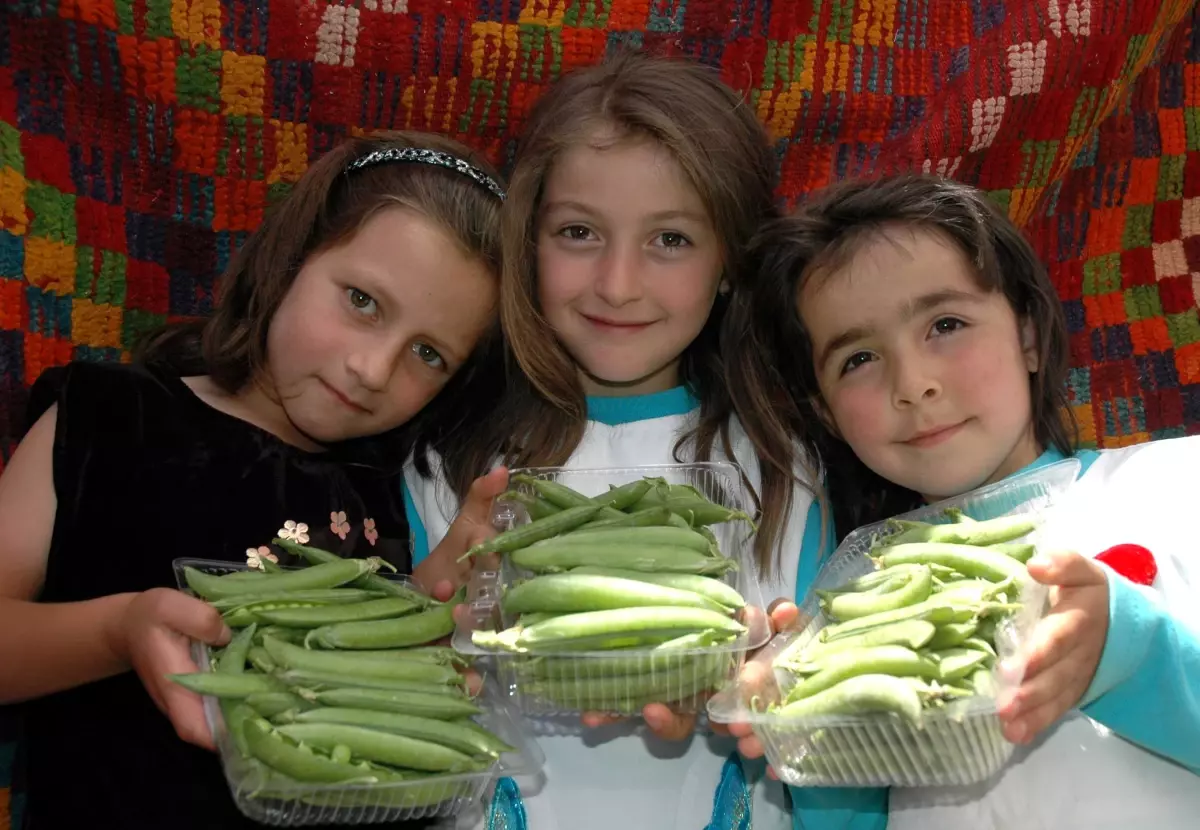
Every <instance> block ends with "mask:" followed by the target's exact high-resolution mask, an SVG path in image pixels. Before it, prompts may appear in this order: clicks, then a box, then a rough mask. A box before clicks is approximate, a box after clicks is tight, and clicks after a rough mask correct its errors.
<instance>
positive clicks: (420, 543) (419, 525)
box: [400, 476, 429, 568]
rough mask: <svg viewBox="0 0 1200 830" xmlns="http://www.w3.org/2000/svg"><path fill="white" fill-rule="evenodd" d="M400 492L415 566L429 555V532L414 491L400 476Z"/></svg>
mask: <svg viewBox="0 0 1200 830" xmlns="http://www.w3.org/2000/svg"><path fill="white" fill-rule="evenodd" d="M400 492H401V494H403V496H404V517H405V518H406V519H408V537H409V542H410V546H411V550H412V566H413V567H414V568H415V567H417V565H420V564H421V563H422V562H424V561H425V559H426V558H427V557H428V556H429V534H427V533H426V532H425V523H424V522H423V521H421V514H420V513H418V512H417V503H416V502H415V501H413V497H412V493H410V492H408V482H406V481H405V480H404V477H403V476H401V477H400Z"/></svg>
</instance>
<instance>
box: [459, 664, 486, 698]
mask: <svg viewBox="0 0 1200 830" xmlns="http://www.w3.org/2000/svg"><path fill="white" fill-rule="evenodd" d="M462 676H463V682H464V684H465V686H466V689H467V694H469V695H470V696H471V697H475V696H476V695H478V694H479V693H480V692H481V691H483V676H482V675H481V674H480V673H479V672H477V671H475V670H474V669H472V668H469V667H464V668H463V670H462Z"/></svg>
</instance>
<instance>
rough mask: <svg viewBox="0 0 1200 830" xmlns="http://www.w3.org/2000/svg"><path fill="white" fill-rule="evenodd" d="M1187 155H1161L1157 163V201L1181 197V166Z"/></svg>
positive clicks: (1167, 200)
mask: <svg viewBox="0 0 1200 830" xmlns="http://www.w3.org/2000/svg"><path fill="white" fill-rule="evenodd" d="M1186 161H1187V156H1162V157H1161V158H1160V159H1159V163H1158V201H1160V202H1169V201H1171V200H1173V199H1182V198H1183V166H1184V163H1185V162H1186Z"/></svg>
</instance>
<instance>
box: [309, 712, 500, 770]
mask: <svg viewBox="0 0 1200 830" xmlns="http://www.w3.org/2000/svg"><path fill="white" fill-rule="evenodd" d="M287 720H288V721H289V722H294V723H340V724H345V725H347V726H362V727H366V728H368V729H377V730H380V731H383V732H391V733H393V734H396V735H407V736H408V737H410V738H420V739H422V740H425V741H432V742H434V743H437V744H441V745H442V746H446V747H450V748H451V749H456V750H458V751H459V752H463V753H466V754H467V755H473V756H474V755H485V756H489V757H492V758H498V757H500V755H502V754H504V753H506V752H515V751H516V750H515V749H514V748H513V747H511V746H509V745H508V744H506V743H505V742H504V741H502V740H500V739H499V738H498V737H496V736H495V735H493V734H492V733H491V732H489V731H487V730H486V729H483V728H482V727H479V726H475V725H474V724H472V723H471V722H470V721H461V722H456V721H445V720H435V719H434V718H422V717H417V716H415V715H402V714H399V713H396V712H375V711H372V710H370V709H347V708H342V707H336V706H323V707H321V708H319V709H310V710H308V711H306V712H293V713H289V715H288V717H287Z"/></svg>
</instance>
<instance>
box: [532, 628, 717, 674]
mask: <svg viewBox="0 0 1200 830" xmlns="http://www.w3.org/2000/svg"><path fill="white" fill-rule="evenodd" d="M731 639H732V638H731V637H730V636H729V635H727V634H726V635H720V634H717V632H715V631H701V632H698V633H696V634H685V635H684V636H682V637H676V638H675V639H673V640H668V641H667V642H665V643H662V644H661V645H658V646H654V647H652V648H650V649H647V650H646V651H639V652H638V653H635V654H623V653H621V652H620V651H615V652H613V653H612V654H611V656H609V655H605V656H600V655H589V656H587V657H535V658H533V659H532V660H529V661H526V662H525V663H523V664H520V670H521V671H522V672H523V673H525V674H527V675H528V676H529V677H531V678H536V679H540V680H570V679H573V678H576V677H581V676H584V677H586V676H595V675H597V674H599V675H603V676H605V677H618V676H622V675H631V674H638V673H647V672H660V671H665V670H667V669H673V668H681V667H684V666H691V667H693V668H696V670H697V671H705V670H706V667H709V668H712V669H713V670H714V671H715V670H719V668H720V667H721V666H722V665H728V664H729V661H730V660H731V656H730V655H729V654H723V653H721V652H716V653H713V654H684V653H681V652H688V651H691V650H694V649H703V648H710V647H712V646H715V645H719V644H721V643H728V642H729V641H730V640H731ZM697 667H698V668H697Z"/></svg>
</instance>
